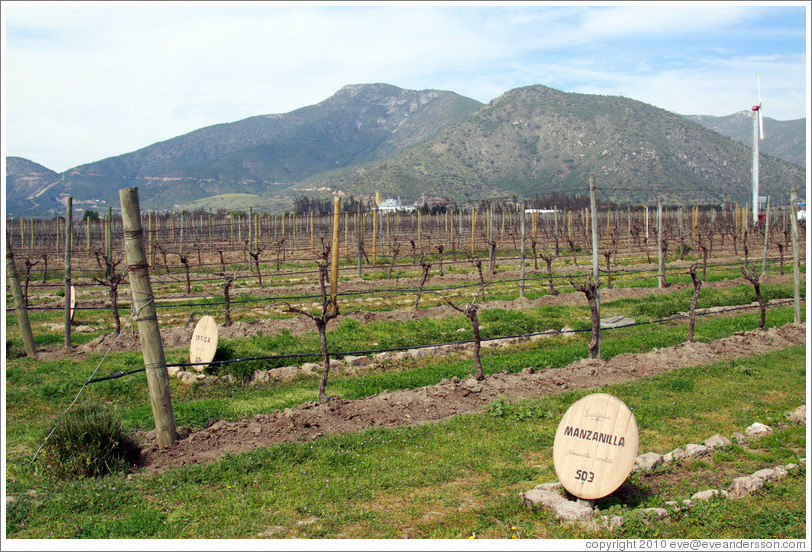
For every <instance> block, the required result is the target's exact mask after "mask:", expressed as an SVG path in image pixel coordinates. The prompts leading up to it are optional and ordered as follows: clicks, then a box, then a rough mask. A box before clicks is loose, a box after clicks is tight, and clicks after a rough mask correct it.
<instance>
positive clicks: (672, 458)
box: [663, 448, 688, 463]
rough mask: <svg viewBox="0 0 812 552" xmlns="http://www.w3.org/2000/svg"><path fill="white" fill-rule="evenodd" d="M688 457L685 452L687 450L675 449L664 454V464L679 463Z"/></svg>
mask: <svg viewBox="0 0 812 552" xmlns="http://www.w3.org/2000/svg"><path fill="white" fill-rule="evenodd" d="M687 457H688V453H687V452H685V449H681V448H675V449H674V450H672V451H671V452H666V453H665V454H663V462H665V463H670V462H679V461H680V460H683V459H685V458H687Z"/></svg>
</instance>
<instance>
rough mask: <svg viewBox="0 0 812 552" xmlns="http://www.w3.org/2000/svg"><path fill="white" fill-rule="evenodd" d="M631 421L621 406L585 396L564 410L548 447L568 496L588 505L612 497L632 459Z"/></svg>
mask: <svg viewBox="0 0 812 552" xmlns="http://www.w3.org/2000/svg"><path fill="white" fill-rule="evenodd" d="M638 441H639V439H638V434H637V421H636V420H635V419H634V414H632V412H631V410H629V407H628V406H626V405H625V404H624V403H623V401H621V400H620V399H618V398H617V397H613V396H612V395H607V394H606V393H594V394H592V395H588V396H586V397H584V398H582V399H581V400H579V401H578V402H576V403H575V404H573V405H572V406H570V408H569V410H567V412H566V414H564V417H563V418H562V419H561V423H559V424H558V430H557V431H556V433H555V442H554V443H553V463H554V465H555V473H556V475H558V480H559V481H560V482H561V484H562V485H563V486H564V488H565V489H567V490H568V491H569V492H570V493H572V494H573V495H575V496H577V497H579V498H583V499H587V500H591V499H596V498H602V497H604V496H606V495H608V494H611V493H612V492H614V490H615V489H617V488H618V487H620V485H621V484H622V483H623V482H624V481H625V480H626V478H627V477H628V476H629V473H631V471H632V467H633V466H634V460H635V458H637V444H638Z"/></svg>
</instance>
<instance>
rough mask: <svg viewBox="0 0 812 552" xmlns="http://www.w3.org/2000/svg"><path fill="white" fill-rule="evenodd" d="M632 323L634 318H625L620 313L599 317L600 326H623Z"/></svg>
mask: <svg viewBox="0 0 812 552" xmlns="http://www.w3.org/2000/svg"><path fill="white" fill-rule="evenodd" d="M634 323H635V320H634V318H627V317H625V316H622V315H618V316H612V317H610V318H601V328H621V327H623V326H631V325H632V324H634Z"/></svg>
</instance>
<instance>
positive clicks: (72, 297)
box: [68, 286, 76, 322]
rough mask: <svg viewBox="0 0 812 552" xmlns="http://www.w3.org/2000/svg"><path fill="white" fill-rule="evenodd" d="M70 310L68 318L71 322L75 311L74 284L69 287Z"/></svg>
mask: <svg viewBox="0 0 812 552" xmlns="http://www.w3.org/2000/svg"><path fill="white" fill-rule="evenodd" d="M69 305H70V312H69V313H68V317H69V320H70V321H71V322H73V315H74V314H75V313H76V286H71V287H70V302H69Z"/></svg>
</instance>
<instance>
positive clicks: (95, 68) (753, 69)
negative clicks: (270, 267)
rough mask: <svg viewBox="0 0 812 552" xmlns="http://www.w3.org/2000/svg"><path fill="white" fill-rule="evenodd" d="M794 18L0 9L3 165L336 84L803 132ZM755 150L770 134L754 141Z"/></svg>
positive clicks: (93, 150) (760, 12) (699, 6)
mask: <svg viewBox="0 0 812 552" xmlns="http://www.w3.org/2000/svg"><path fill="white" fill-rule="evenodd" d="M807 10H808V3H807V2H788V3H785V4H784V5H776V3H769V4H766V3H765V5H764V6H759V5H756V4H753V3H749V4H742V5H737V4H735V3H729V2H721V3H715V4H712V3H694V4H680V3H672V2H667V3H650V4H641V3H628V4H625V5H623V4H616V3H615V4H600V3H592V4H590V5H574V4H559V5H555V4H544V3H538V4H533V3H528V2H521V3H517V4H516V5H505V4H504V3H500V4H499V5H487V4H484V5H483V4H482V3H477V4H476V5H473V4H472V5H465V4H461V3H459V2H453V3H449V4H442V3H439V4H428V3H422V2H421V3H414V4H412V3H409V2H400V3H398V4H394V3H380V4H378V5H373V4H370V3H364V4H361V5H358V3H356V5H354V6H350V5H340V4H339V5H335V4H331V5H317V4H309V3H295V2H289V3H286V4H282V3H268V4H263V3H238V2H230V3H228V4H227V5H226V4H211V3H209V4H196V3H193V2H181V3H177V4H171V3H168V2H159V3H139V2H129V3H124V2H118V3H109V4H103V3H96V2H91V3H85V4H79V3H76V4H72V3H66V2H58V3H53V4H49V3H39V4H38V3H34V2H20V3H16V2H13V1H4V2H3V3H2V16H3V33H4V34H3V42H4V44H3V52H4V59H3V63H2V73H3V74H2V80H3V94H2V101H3V106H2V114H3V153H4V154H5V155H9V156H20V157H25V158H28V159H30V160H32V161H35V162H37V163H41V164H43V165H45V166H46V167H48V168H50V169H53V170H55V171H58V172H61V171H64V170H66V169H69V168H71V167H75V166H77V165H81V164H84V163H90V162H93V161H97V160H99V159H103V158H106V157H110V156H114V155H119V154H123V153H128V152H131V151H134V150H136V149H140V148H142V147H145V146H147V145H149V144H152V143H155V142H158V141H161V140H165V139H168V138H172V137H174V136H178V135H181V134H184V133H187V132H190V131H192V130H195V129H198V128H201V127H204V126H208V125H213V124H217V123H226V122H232V121H236V120H239V119H243V118H246V117H250V116H253V115H261V114H269V113H287V112H289V111H292V110H294V109H297V108H299V107H304V106H307V105H312V104H315V103H318V102H320V101H322V100H324V99H326V98H328V97H329V96H331V95H332V94H334V93H335V92H336V91H337V90H338V89H339V88H341V87H342V86H344V85H346V84H360V83H373V82H383V83H389V84H394V85H396V86H400V87H402V88H411V89H427V88H432V89H440V90H451V91H454V92H457V93H459V94H462V95H465V96H469V97H471V98H474V99H477V100H479V101H481V102H488V101H490V100H492V99H494V98H496V97H497V96H499V95H501V94H502V93H504V92H506V91H508V90H510V89H512V88H516V87H520V86H526V85H531V84H543V85H547V86H550V87H553V88H557V89H559V90H563V91H567V92H583V93H595V94H612V95H622V96H626V97H629V98H633V99H636V100H640V101H643V102H646V103H650V104H653V105H656V106H658V107H662V108H665V109H668V110H670V111H673V112H676V113H680V114H703V115H729V114H731V113H735V112H737V111H741V110H744V109H749V108H750V106H751V105H753V104H754V103H756V101H757V90H756V75H757V74H759V73H760V74H761V92H762V97H763V105H764V113H765V115H766V116H768V117H773V118H776V119H782V120H786V119H797V118H801V117H807V116H808V114H807V108H808V106H809V103H810V100H809V91H808V88H807V83H808V81H809V72H808V62H807V55H806V53H807V49H808V44H809V37H808V33H809V28H808V24H809V13H808V11H807ZM767 139H769V136H767Z"/></svg>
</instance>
